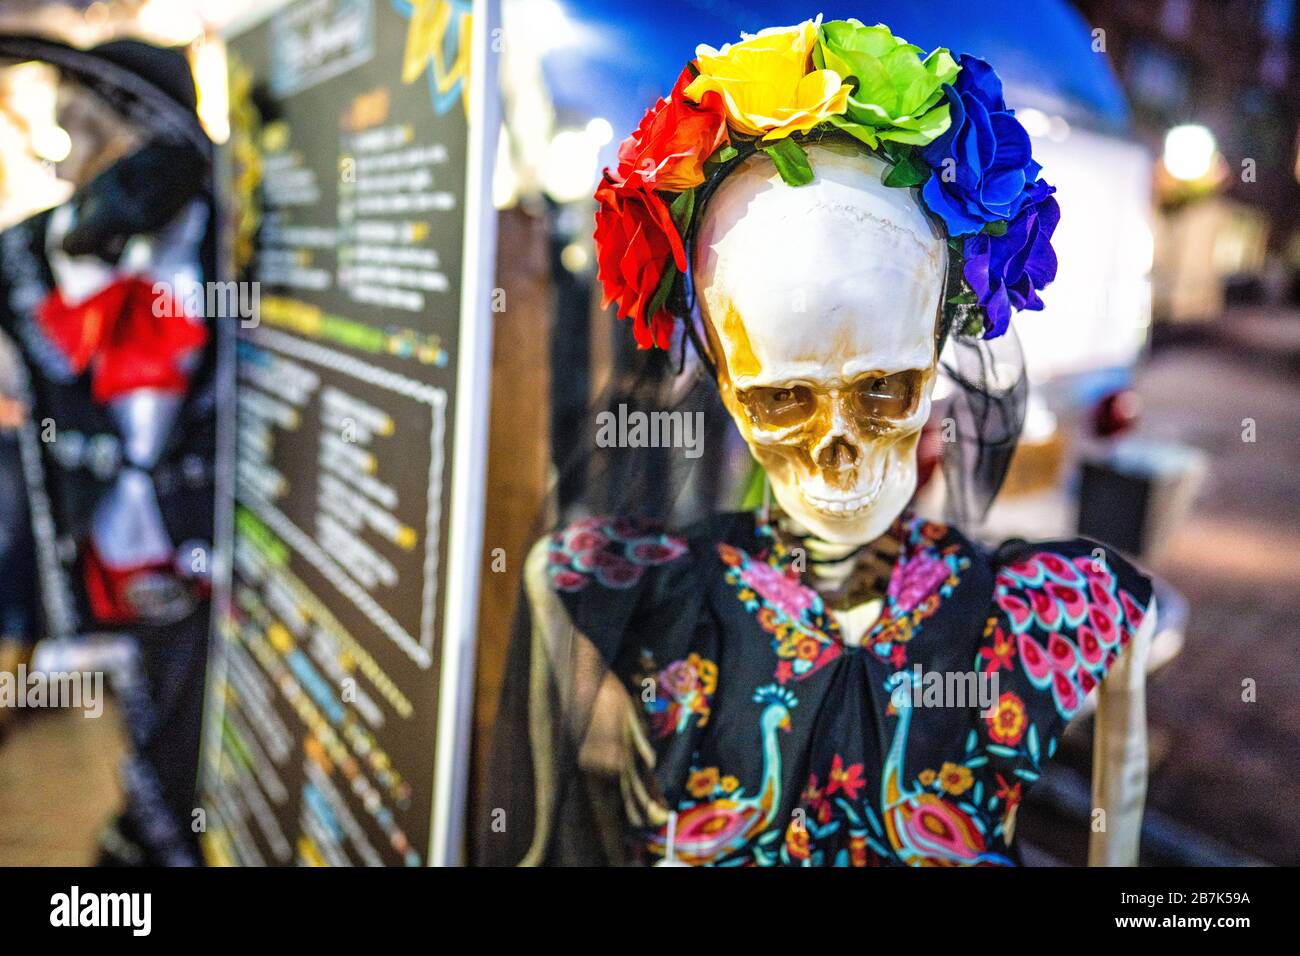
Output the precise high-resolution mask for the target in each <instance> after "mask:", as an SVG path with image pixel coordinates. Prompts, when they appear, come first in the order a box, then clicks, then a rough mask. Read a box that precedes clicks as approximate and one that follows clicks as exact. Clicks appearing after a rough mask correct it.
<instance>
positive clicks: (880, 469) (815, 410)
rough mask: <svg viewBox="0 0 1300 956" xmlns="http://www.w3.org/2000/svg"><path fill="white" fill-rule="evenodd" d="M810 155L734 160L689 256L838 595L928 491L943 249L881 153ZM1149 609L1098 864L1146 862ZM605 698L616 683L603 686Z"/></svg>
mask: <svg viewBox="0 0 1300 956" xmlns="http://www.w3.org/2000/svg"><path fill="white" fill-rule="evenodd" d="M808 158H809V161H810V163H811V165H812V168H813V171H814V174H815V179H814V181H813V182H812V183H811V184H809V185H807V186H803V187H799V188H791V187H789V186H787V185H785V184H784V183H782V182H781V179H780V176H779V175H778V173H777V171H776V169H775V167H774V166H773V164H772V163H771V162H770V161H768V160H767V159H766V157H764V156H762V155H754V156H751V157H750V158H748V159H747V160H745V161H744V162H742V163H741V164H740V165H739V166H738V167H737V168H736V169H734V170H732V171H731V172H730V173H729V174H728V175H727V177H726V178H725V179H724V180H723V181H722V182H721V184H720V185H719V186H718V188H717V191H716V192H715V193H714V195H713V196H712V198H711V199H710V200H709V203H708V206H707V207H706V208H705V210H704V211H703V214H702V215H703V218H702V219H701V221H700V224H699V227H698V232H697V233H696V237H695V243H694V247H693V263H692V266H693V278H694V284H695V291H696V298H697V301H698V302H699V304H700V311H701V313H702V317H703V319H704V325H705V332H706V339H707V345H708V350H709V352H710V353H711V355H710V358H711V359H712V361H713V364H714V365H715V367H716V369H717V383H718V388H719V390H720V393H721V396H722V400H723V403H724V404H725V406H726V408H727V410H728V411H729V412H730V414H731V416H732V418H733V419H734V421H735V423H736V426H737V428H738V429H739V430H740V433H741V435H742V436H743V437H744V439H745V441H746V442H747V443H748V445H749V448H750V451H751V453H752V454H753V456H754V458H755V459H756V460H757V461H758V462H759V463H760V464H761V465H762V466H763V467H764V469H765V470H766V473H767V476H768V479H769V481H770V483H771V489H772V494H773V496H774V497H775V500H776V504H777V505H778V506H779V509H780V511H781V512H782V516H781V517H782V520H783V521H784V522H785V527H787V528H789V529H793V530H794V532H795V533H796V534H798V535H799V536H800V537H801V540H803V541H805V542H807V544H808V546H809V548H810V550H813V549H816V550H815V552H814V553H820V554H822V555H823V556H828V557H829V558H830V559H831V563H830V564H829V567H830V569H831V570H830V571H829V572H826V573H824V574H823V577H822V578H821V579H820V580H819V579H818V578H817V577H816V576H815V575H814V576H813V578H812V580H813V581H814V584H815V586H816V587H817V589H818V590H819V591H822V593H823V594H826V593H827V592H828V591H843V590H844V585H845V581H844V578H845V577H850V578H851V577H853V576H854V575H856V574H860V573H861V570H860V565H859V564H858V563H857V562H855V561H854V560H850V559H849V558H848V556H850V555H852V554H854V553H855V552H858V551H860V550H861V549H862V547H863V546H867V545H871V544H872V543H873V542H876V541H877V540H879V539H881V537H882V535H884V534H885V533H886V531H887V530H888V529H889V528H890V526H891V524H892V523H893V522H894V520H895V519H896V518H897V517H898V515H899V514H900V513H901V512H902V511H903V509H904V508H905V507H906V506H907V505H908V503H909V501H910V499H911V498H912V496H913V493H914V492H915V490H916V485H917V461H916V451H917V443H918V439H919V437H920V434H921V429H922V426H923V425H924V424H925V422H926V419H927V418H928V416H929V414H930V400H931V393H932V391H933V389H934V386H935V382H936V378H937V375H938V371H937V365H938V356H937V354H936V345H937V335H936V331H937V322H938V320H939V317H940V312H941V300H942V296H943V294H944V277H945V275H946V271H947V244H946V242H945V240H944V239H943V237H942V236H941V234H940V233H939V232H938V230H937V229H936V228H935V227H934V226H933V225H932V224H931V222H930V221H929V219H928V218H927V217H926V215H925V214H924V213H923V212H922V210H921V208H920V206H919V204H918V203H917V202H916V199H915V197H914V196H913V194H912V192H911V190H906V189H897V188H891V187H887V186H884V185H883V183H882V178H883V175H884V172H885V171H886V167H885V165H884V163H882V161H881V160H879V159H877V158H876V157H875V156H873V155H871V154H869V153H867V152H865V151H863V150H861V149H859V148H857V147H855V146H853V145H840V144H834V145H831V144H822V145H815V146H812V147H810V148H809V149H808ZM544 550H545V545H544V544H541V545H539V547H538V548H537V549H535V550H534V554H533V556H532V557H531V558H530V562H529V567H528V569H527V570H526V578H527V583H528V594H529V599H530V603H531V611H532V620H533V622H534V623H533V632H534V640H535V641H541V642H544V643H546V644H547V645H550V646H552V647H556V646H560V645H564V644H565V643H566V642H568V641H569V640H571V634H572V627H571V625H570V624H569V622H568V619H567V617H566V612H565V608H564V607H563V606H562V605H561V604H560V602H559V600H558V598H557V595H556V593H555V591H554V590H553V589H552V588H551V587H549V586H548V584H547V581H546V579H545V573H544V572H545V558H544ZM835 558H844V560H843V561H842V562H841V563H840V564H838V565H836V564H835V563H834V559H835ZM849 593H854V592H853V591H852V589H849ZM828 606H832V607H834V606H835V605H834V604H833V602H831V601H829V600H828ZM880 613H881V602H880V601H879V600H872V599H866V600H861V601H857V602H856V603H852V602H851V603H850V604H849V605H847V606H845V605H843V604H841V605H840V606H839V607H838V608H837V609H836V610H833V611H832V614H833V615H834V616H835V618H836V620H837V622H838V624H839V627H840V630H841V632H842V633H843V634H844V635H845V640H846V642H847V643H851V644H852V643H856V642H857V641H860V640H861V639H862V635H863V633H864V632H865V631H866V630H867V629H868V628H869V627H870V626H871V625H872V624H873V623H874V622H875V620H876V619H877V618H878V617H879V615H880ZM1155 618H1156V614H1155V607H1154V603H1153V604H1152V605H1151V609H1150V613H1148V614H1147V615H1146V618H1145V619H1144V621H1143V623H1142V626H1141V628H1140V631H1139V633H1138V634H1136V635H1135V636H1134V638H1133V640H1132V642H1131V645H1130V647H1129V649H1128V653H1126V654H1125V655H1124V656H1123V657H1122V658H1121V659H1120V660H1119V661H1118V663H1117V664H1116V666H1115V667H1114V668H1113V669H1112V670H1111V672H1110V674H1109V675H1108V677H1107V679H1106V681H1105V683H1104V684H1102V685H1101V687H1100V700H1099V718H1098V721H1097V725H1096V738H1095V759H1094V780H1093V805H1094V807H1095V808H1096V809H1097V810H1100V811H1104V815H1102V814H1097V813H1094V820H1104V821H1105V824H1104V826H1094V827H1093V833H1092V839H1091V844H1090V853H1089V860H1090V863H1092V864H1094V865H1098V864H1100V865H1113V864H1132V863H1135V862H1136V859H1137V846H1138V832H1139V829H1140V823H1141V812H1142V801H1143V797H1144V793H1145V785H1146V738H1145V716H1144V704H1143V673H1144V670H1143V665H1144V658H1145V652H1146V647H1147V645H1148V642H1149V640H1150V636H1151V633H1152V631H1153V629H1154V624H1155ZM558 659H561V660H562V659H564V656H563V653H561V654H560V655H559V657H558ZM609 682H610V679H609V678H608V677H607V678H606V683H609ZM600 695H601V696H610V695H611V692H610V690H609V688H607V687H605V686H603V685H602V687H601V688H600ZM616 711H617V709H616V708H613V707H611V708H600V707H597V708H596V710H595V711H594V713H593V719H592V729H591V730H590V731H589V732H588V734H587V736H586V740H585V742H584V753H585V754H586V759H587V760H588V761H589V762H590V761H598V760H606V761H608V762H610V763H611V764H617V763H618V762H619V761H620V760H623V759H625V755H626V748H627V747H628V746H629V745H628V744H627V743H626V742H625V739H624V738H623V737H622V736H621V734H622V729H621V727H620V722H619V721H618V720H617V719H616V718H614V717H608V716H602V714H605V713H608V714H614V713H616ZM602 754H603V755H604V756H600V755H602ZM620 755H622V756H620ZM650 816H651V817H653V816H654V814H653V812H651V813H650Z"/></svg>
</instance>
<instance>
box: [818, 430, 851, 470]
mask: <svg viewBox="0 0 1300 956" xmlns="http://www.w3.org/2000/svg"><path fill="white" fill-rule="evenodd" d="M857 463H858V450H857V448H855V447H854V446H853V445H852V444H850V443H849V442H848V441H846V440H845V439H843V438H841V437H839V436H838V435H837V436H835V437H834V438H832V439H831V440H830V443H829V444H827V445H825V446H823V447H822V450H821V451H819V452H818V453H817V464H818V465H820V466H821V467H822V468H826V469H829V470H831V471H839V470H841V469H843V468H849V467H852V466H853V465H856V464H857Z"/></svg>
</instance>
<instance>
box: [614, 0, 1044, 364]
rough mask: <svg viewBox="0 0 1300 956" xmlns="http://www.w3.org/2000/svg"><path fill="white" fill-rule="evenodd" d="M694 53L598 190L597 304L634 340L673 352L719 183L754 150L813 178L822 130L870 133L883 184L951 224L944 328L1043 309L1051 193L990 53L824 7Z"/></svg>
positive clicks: (802, 179) (791, 172)
mask: <svg viewBox="0 0 1300 956" xmlns="http://www.w3.org/2000/svg"><path fill="white" fill-rule="evenodd" d="M695 52H696V57H695V59H694V60H692V61H691V62H690V63H688V64H687V65H686V68H685V69H683V70H682V73H681V76H679V77H678V78H677V83H676V85H675V86H674V87H673V90H672V93H671V94H670V95H669V97H668V99H666V100H665V99H660V100H659V102H658V103H656V104H655V105H654V106H653V107H651V108H650V109H649V110H648V111H647V112H646V114H645V117H644V118H643V119H642V120H641V125H640V126H638V127H637V129H636V131H635V132H634V133H632V135H631V136H629V137H628V138H627V139H626V140H624V141H623V143H622V144H621V145H620V146H619V150H618V167H617V168H616V169H615V170H613V171H610V170H609V169H606V170H605V171H604V174H603V176H602V177H601V182H600V185H599V186H598V187H597V189H596V195H595V198H596V203H597V209H596V232H595V241H596V259H597V278H598V279H599V280H600V283H601V286H602V289H603V302H602V306H603V307H606V308H607V307H608V306H609V305H610V303H616V304H617V306H618V308H617V313H618V315H619V317H620V318H630V319H631V320H632V327H633V332H634V334H635V336H636V341H637V345H638V346H639V347H641V348H650V347H652V346H658V347H659V348H663V349H666V348H668V346H669V343H670V340H671V338H672V328H673V317H674V314H675V313H676V314H685V310H684V309H683V308H682V303H683V302H684V294H683V289H684V284H683V282H682V276H683V275H684V274H685V272H686V271H687V256H686V248H687V239H688V237H689V236H690V235H691V229H692V226H693V221H694V220H695V219H696V218H697V217H696V212H697V208H698V207H700V206H702V205H703V199H704V197H705V196H707V194H708V190H709V188H710V186H711V185H712V184H714V183H716V182H717V181H718V180H719V179H721V177H722V176H724V175H725V174H726V172H727V171H728V170H729V169H730V168H731V167H732V166H734V165H735V164H736V163H737V162H739V161H740V160H741V159H744V158H745V157H746V156H749V155H750V154H752V153H754V152H762V153H765V154H766V155H767V156H768V157H770V158H771V160H772V162H773V163H774V164H775V166H776V169H777V171H778V172H779V173H780V175H781V178H782V179H783V180H785V182H786V183H788V184H789V185H791V186H802V185H806V184H807V183H810V182H812V179H813V172H812V167H811V166H810V165H809V163H808V157H807V154H806V153H805V152H804V148H803V145H802V144H803V143H811V142H816V141H818V140H820V139H822V138H823V137H827V136H845V135H847V136H852V137H854V138H855V139H857V140H860V141H861V142H862V143H864V144H865V145H866V146H867V147H868V148H869V149H871V150H872V151H874V152H876V153H877V154H878V155H880V156H881V158H882V159H884V160H885V161H886V162H887V163H888V164H889V165H890V166H891V169H890V171H889V173H888V174H887V175H886V177H885V179H884V183H885V185H886V186H895V187H900V188H918V187H919V189H920V198H921V202H922V205H923V206H924V207H925V208H926V209H927V210H929V212H930V213H931V214H933V216H934V217H935V218H937V219H938V220H939V221H940V222H942V224H943V226H944V229H945V231H946V233H947V236H948V243H949V248H950V255H949V259H950V263H951V268H950V273H949V291H950V292H952V293H953V294H951V295H949V296H948V297H947V299H946V300H945V302H944V309H945V314H946V317H947V318H948V320H949V321H950V323H951V325H948V326H946V327H948V328H956V329H958V330H960V331H961V332H963V333H965V334H968V335H982V336H983V337H984V338H996V337H997V336H999V335H1001V334H1002V333H1003V332H1005V331H1006V330H1007V326H1008V324H1009V323H1010V320H1011V313H1012V312H1013V311H1017V310H1021V309H1034V310H1037V309H1041V308H1042V307H1043V303H1042V300H1041V299H1040V298H1039V297H1038V290H1040V289H1042V288H1043V287H1044V286H1046V285H1047V284H1048V283H1049V282H1051V281H1052V279H1054V278H1055V277H1056V253H1055V252H1054V251H1053V249H1052V243H1051V238H1052V233H1053V232H1054V231H1055V229H1056V224H1057V222H1058V220H1059V219H1060V210H1059V208H1058V206H1057V203H1056V200H1055V199H1054V198H1052V194H1053V193H1054V192H1056V189H1055V187H1053V186H1049V185H1048V184H1047V183H1045V182H1043V180H1041V179H1040V178H1039V172H1040V171H1041V169H1042V167H1041V166H1039V165H1038V163H1036V162H1034V159H1033V156H1032V155H1031V149H1030V142H1029V134H1028V133H1026V132H1025V129H1024V127H1023V126H1021V125H1020V121H1019V120H1017V119H1016V118H1015V113H1014V111H1013V110H1010V109H1008V108H1007V105H1006V102H1005V101H1004V100H1003V97H1002V81H1001V80H1000V79H999V78H998V75H997V74H996V73H995V72H993V69H992V67H990V66H989V65H988V64H987V63H985V62H984V61H983V60H980V59H977V58H975V57H973V56H967V55H965V54H963V55H962V56H961V57H960V59H954V58H953V56H952V54H951V53H950V52H949V51H948V50H946V49H943V48H942V47H941V48H939V49H936V50H934V51H933V52H931V53H930V54H928V55H924V54H923V51H922V50H921V49H920V48H919V47H916V46H913V45H911V44H909V43H907V42H906V41H904V40H902V39H900V38H899V37H896V36H894V34H893V33H892V32H890V30H889V28H888V27H886V26H885V25H883V24H877V25H876V26H873V27H869V26H865V25H863V24H862V23H860V22H859V21H857V20H835V21H833V22H830V23H825V24H823V23H822V22H821V17H820V16H818V17H817V19H816V20H808V21H805V22H804V23H801V24H799V25H798V26H793V27H771V28H769V29H766V30H762V31H760V32H759V33H757V34H755V35H753V36H749V35H744V39H743V40H742V41H741V42H739V43H731V44H726V45H724V46H723V47H722V49H721V50H714V49H712V48H711V47H708V46H704V45H701V46H699V47H698V48H697V49H696V51H695ZM954 290H955V291H954ZM670 302H671V303H673V305H672V307H670Z"/></svg>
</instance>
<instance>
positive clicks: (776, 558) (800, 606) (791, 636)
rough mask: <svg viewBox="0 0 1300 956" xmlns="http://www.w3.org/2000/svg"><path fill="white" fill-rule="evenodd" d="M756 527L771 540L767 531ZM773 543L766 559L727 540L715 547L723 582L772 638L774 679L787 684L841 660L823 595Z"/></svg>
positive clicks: (838, 645) (834, 631) (834, 626)
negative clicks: (728, 542)
mask: <svg viewBox="0 0 1300 956" xmlns="http://www.w3.org/2000/svg"><path fill="white" fill-rule="evenodd" d="M760 529H761V530H765V531H767V534H768V535H769V536H771V529H770V528H767V527H766V526H760ZM772 545H773V546H772V547H770V548H768V549H767V552H766V560H758V559H755V558H753V557H751V556H750V555H749V554H747V553H746V552H744V551H742V550H741V549H740V548H737V547H734V546H733V545H730V544H726V543H725V542H720V543H719V544H718V556H719V557H720V558H721V559H722V563H723V565H725V566H726V578H727V581H728V582H730V583H731V584H732V585H734V586H735V587H736V589H737V590H736V597H738V598H739V599H740V601H741V603H742V604H744V605H745V609H746V610H747V611H749V612H750V613H752V614H754V615H755V617H756V618H757V620H758V623H759V625H760V626H761V627H762V628H763V630H764V631H765V632H766V633H768V634H770V635H771V636H772V650H773V651H774V652H775V654H776V656H777V658H778V662H777V667H776V674H775V678H776V681H777V683H780V684H785V683H787V682H788V681H789V680H791V679H792V678H793V679H795V680H802V679H803V678H805V677H808V676H809V675H811V674H814V673H816V672H817V671H818V670H820V669H821V668H823V667H825V666H826V665H827V664H829V663H830V662H831V661H833V660H835V659H836V658H837V657H839V656H840V653H841V651H842V648H841V646H840V643H839V641H838V640H836V638H835V637H833V636H832V635H838V630H839V629H838V627H837V626H836V624H835V621H834V619H833V618H832V617H831V616H830V615H829V614H828V613H827V612H826V605H825V603H824V602H823V601H822V597H821V595H820V594H818V593H817V592H816V591H814V590H813V589H812V588H810V587H806V586H804V584H803V582H802V581H800V579H799V572H798V571H796V570H795V569H794V568H793V567H791V566H790V564H791V561H790V555H789V552H788V551H787V550H786V549H785V548H783V547H782V546H781V545H780V543H779V542H777V541H775V539H773V541H772Z"/></svg>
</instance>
